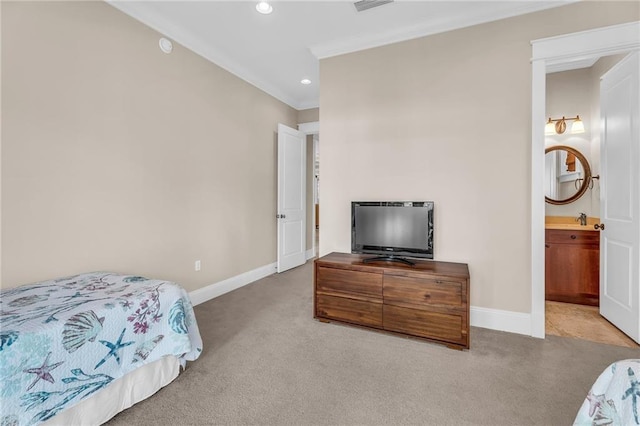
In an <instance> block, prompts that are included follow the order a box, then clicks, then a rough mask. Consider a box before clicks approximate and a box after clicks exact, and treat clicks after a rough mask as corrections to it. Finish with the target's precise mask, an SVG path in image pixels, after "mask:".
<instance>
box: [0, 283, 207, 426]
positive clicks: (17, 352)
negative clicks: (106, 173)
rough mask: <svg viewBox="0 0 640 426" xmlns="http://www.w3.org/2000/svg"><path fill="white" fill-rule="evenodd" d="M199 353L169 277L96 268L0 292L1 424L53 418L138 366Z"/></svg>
mask: <svg viewBox="0 0 640 426" xmlns="http://www.w3.org/2000/svg"><path fill="white" fill-rule="evenodd" d="M201 351H202V340H201V338H200V333H199V331H198V325H197V323H196V320H195V315H194V312H193V308H192V306H191V302H190V299H189V295H188V294H187V292H186V291H185V290H184V289H183V288H182V287H181V286H179V285H178V284H176V283H173V282H170V281H161V280H153V279H147V278H143V277H139V276H134V275H118V274H113V273H107V272H95V273H88V274H82V275H76V276H72V277H66V278H61V279H57V280H51V281H43V282H39V283H35V284H31V285H26V286H22V287H16V288H12V289H7V290H0V407H1V410H0V424H1V425H3V426H4V425H32V424H38V423H40V422H44V421H47V420H49V422H55V420H56V416H59V418H63V417H62V415H63V414H64V413H65V412H66V411H67V410H70V409H73V407H74V406H77V405H81V404H79V403H81V401H82V402H84V401H86V400H87V399H91V398H94V397H95V396H98V395H99V394H103V395H104V394H106V393H107V392H109V390H110V389H115V388H116V386H115V385H116V383H122V379H125V378H126V376H128V375H132V374H134V373H136V370H143V369H144V368H147V369H148V368H149V367H151V366H153V365H160V364H162V362H163V361H165V360H168V359H174V360H177V361H178V362H179V363H180V365H181V366H182V367H184V366H185V364H186V361H193V360H195V359H196V358H198V356H199V355H200V352H201ZM175 375H177V370H176V373H175ZM153 376H154V374H153V373H151V375H150V376H147V377H153ZM139 377H140V376H139ZM174 377H175V376H174ZM171 380H173V377H170V378H168V379H166V380H165V382H169V381H171ZM164 384H166V383H164ZM155 390H157V389H154V390H151V391H150V393H148V395H150V394H151V393H153V392H155ZM122 392H123V389H119V390H118V393H122ZM148 395H147V396H148ZM107 399H109V398H107ZM134 402H135V401H134ZM129 405H130V404H129ZM122 408H126V406H124V407H122ZM122 408H120V409H122ZM113 414H115V413H112V414H110V416H112V415H113ZM106 420H108V417H107V418H104V419H103V421H106Z"/></svg>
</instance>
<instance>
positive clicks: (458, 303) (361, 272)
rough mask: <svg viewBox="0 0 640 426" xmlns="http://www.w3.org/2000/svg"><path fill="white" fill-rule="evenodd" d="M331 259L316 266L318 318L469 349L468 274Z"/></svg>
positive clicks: (421, 264) (350, 257) (461, 267)
mask: <svg viewBox="0 0 640 426" xmlns="http://www.w3.org/2000/svg"><path fill="white" fill-rule="evenodd" d="M367 257H371V256H367V255H356V254H345V253H331V254H328V255H326V256H324V257H321V258H320V259H316V261H315V278H314V298H313V301H314V318H317V319H319V320H320V321H324V322H329V321H338V322H342V323H348V324H352V325H358V326H362V327H368V328H372V329H377V330H382V331H388V332H393V333H400V334H403V335H406V336H412V337H419V338H422V339H426V340H429V341H433V342H438V343H443V344H445V345H447V346H448V347H451V348H456V349H468V348H469V268H468V266H467V265H466V264H463V263H450V262H436V261H428V260H416V261H415V262H416V264H415V266H409V265H405V264H402V263H396V262H384V261H381V262H371V263H366V264H365V263H363V259H365V258H367Z"/></svg>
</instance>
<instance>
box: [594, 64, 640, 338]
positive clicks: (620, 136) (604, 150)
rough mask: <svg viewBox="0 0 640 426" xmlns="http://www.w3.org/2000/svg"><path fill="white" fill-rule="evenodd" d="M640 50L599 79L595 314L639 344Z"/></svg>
mask: <svg viewBox="0 0 640 426" xmlns="http://www.w3.org/2000/svg"><path fill="white" fill-rule="evenodd" d="M639 70H640V54H639V53H638V52H635V53H632V54H630V55H628V56H627V57H625V58H624V59H623V60H622V61H620V62H619V63H618V64H617V65H616V66H614V67H613V68H612V69H611V70H610V71H609V72H607V73H606V74H605V75H604V76H603V77H602V80H601V82H600V103H601V114H602V138H601V147H600V150H601V174H602V176H603V179H602V186H601V191H600V194H601V195H600V198H601V200H600V201H601V203H600V218H601V222H602V223H603V224H604V229H603V230H602V233H601V235H600V265H601V267H600V314H602V316H604V317H605V318H606V319H608V320H609V321H611V323H613V324H614V325H615V326H616V327H618V328H619V329H620V330H622V331H623V332H624V333H625V334H627V335H628V336H629V337H631V338H632V339H633V340H635V341H636V342H639V343H640V290H639V287H640V274H639V271H640V269H639V263H640V171H639V170H640V131H639V123H638V121H639V119H640V111H639V108H638V100H639V98H640V87H639V86H640V84H639V81H640V73H639Z"/></svg>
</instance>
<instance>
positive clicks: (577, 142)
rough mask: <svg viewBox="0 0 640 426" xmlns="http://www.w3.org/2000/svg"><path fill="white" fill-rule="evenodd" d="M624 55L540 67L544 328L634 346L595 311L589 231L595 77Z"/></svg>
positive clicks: (595, 197)
mask: <svg viewBox="0 0 640 426" xmlns="http://www.w3.org/2000/svg"><path fill="white" fill-rule="evenodd" d="M625 56H626V54H625V53H621V54H617V55H610V56H603V57H601V58H593V59H591V60H590V61H584V62H581V63H579V64H565V65H564V66H563V67H561V68H559V69H558V68H552V69H548V70H547V76H546V102H545V104H546V116H547V117H548V120H550V121H551V124H552V126H549V129H550V130H549V129H547V131H546V132H545V152H546V154H545V197H546V200H547V202H546V204H545V312H546V316H545V333H546V334H547V335H549V334H551V335H556V336H564V337H574V338H579V339H583V340H590V341H595V342H599V343H607V344H613V345H618V346H626V347H638V344H636V343H635V342H634V341H633V340H632V339H630V338H629V337H627V336H626V335H625V334H624V333H622V332H621V331H620V330H618V329H617V328H616V327H615V326H614V325H612V324H611V323H610V322H608V321H607V320H606V319H605V318H604V317H603V316H601V315H600V312H599V308H598V307H599V280H600V274H599V259H600V255H599V250H600V244H599V237H600V232H599V231H598V230H597V229H595V228H594V225H595V224H599V223H601V222H600V218H599V216H600V182H601V181H600V178H601V173H600V132H601V120H600V78H601V76H602V75H604V74H605V73H606V72H607V71H609V70H610V69H611V68H612V67H613V66H615V64H617V63H618V62H619V61H620V60H622V58H624V57H625ZM578 66H579V67H580V68H576V67H578ZM566 68H570V69H566ZM564 118H566V120H565V122H564V123H560V124H558V123H559V120H560V121H561V120H563V119H564ZM574 152H575V153H576V154H579V158H576V155H574ZM583 162H584V163H585V164H582V163H583ZM587 170H588V171H590V173H589V175H590V176H591V178H589V176H585V171H587ZM585 178H586V180H585ZM581 221H582V224H581Z"/></svg>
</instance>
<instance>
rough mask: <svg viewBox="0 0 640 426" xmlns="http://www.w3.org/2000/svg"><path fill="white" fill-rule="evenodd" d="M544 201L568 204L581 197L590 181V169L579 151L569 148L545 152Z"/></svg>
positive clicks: (561, 147) (560, 147)
mask: <svg viewBox="0 0 640 426" xmlns="http://www.w3.org/2000/svg"><path fill="white" fill-rule="evenodd" d="M544 167H545V182H544V183H545V197H544V199H545V201H546V202H547V203H549V204H569V203H572V202H574V201H576V200H577V199H578V198H580V197H582V196H583V195H584V193H585V192H586V191H587V188H588V186H589V181H590V180H591V168H590V167H589V163H588V162H587V159H586V158H585V157H584V155H582V153H581V152H580V151H578V150H577V149H575V148H571V147H570V146H564V145H558V146H551V147H549V148H547V149H546V150H545V158H544Z"/></svg>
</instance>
